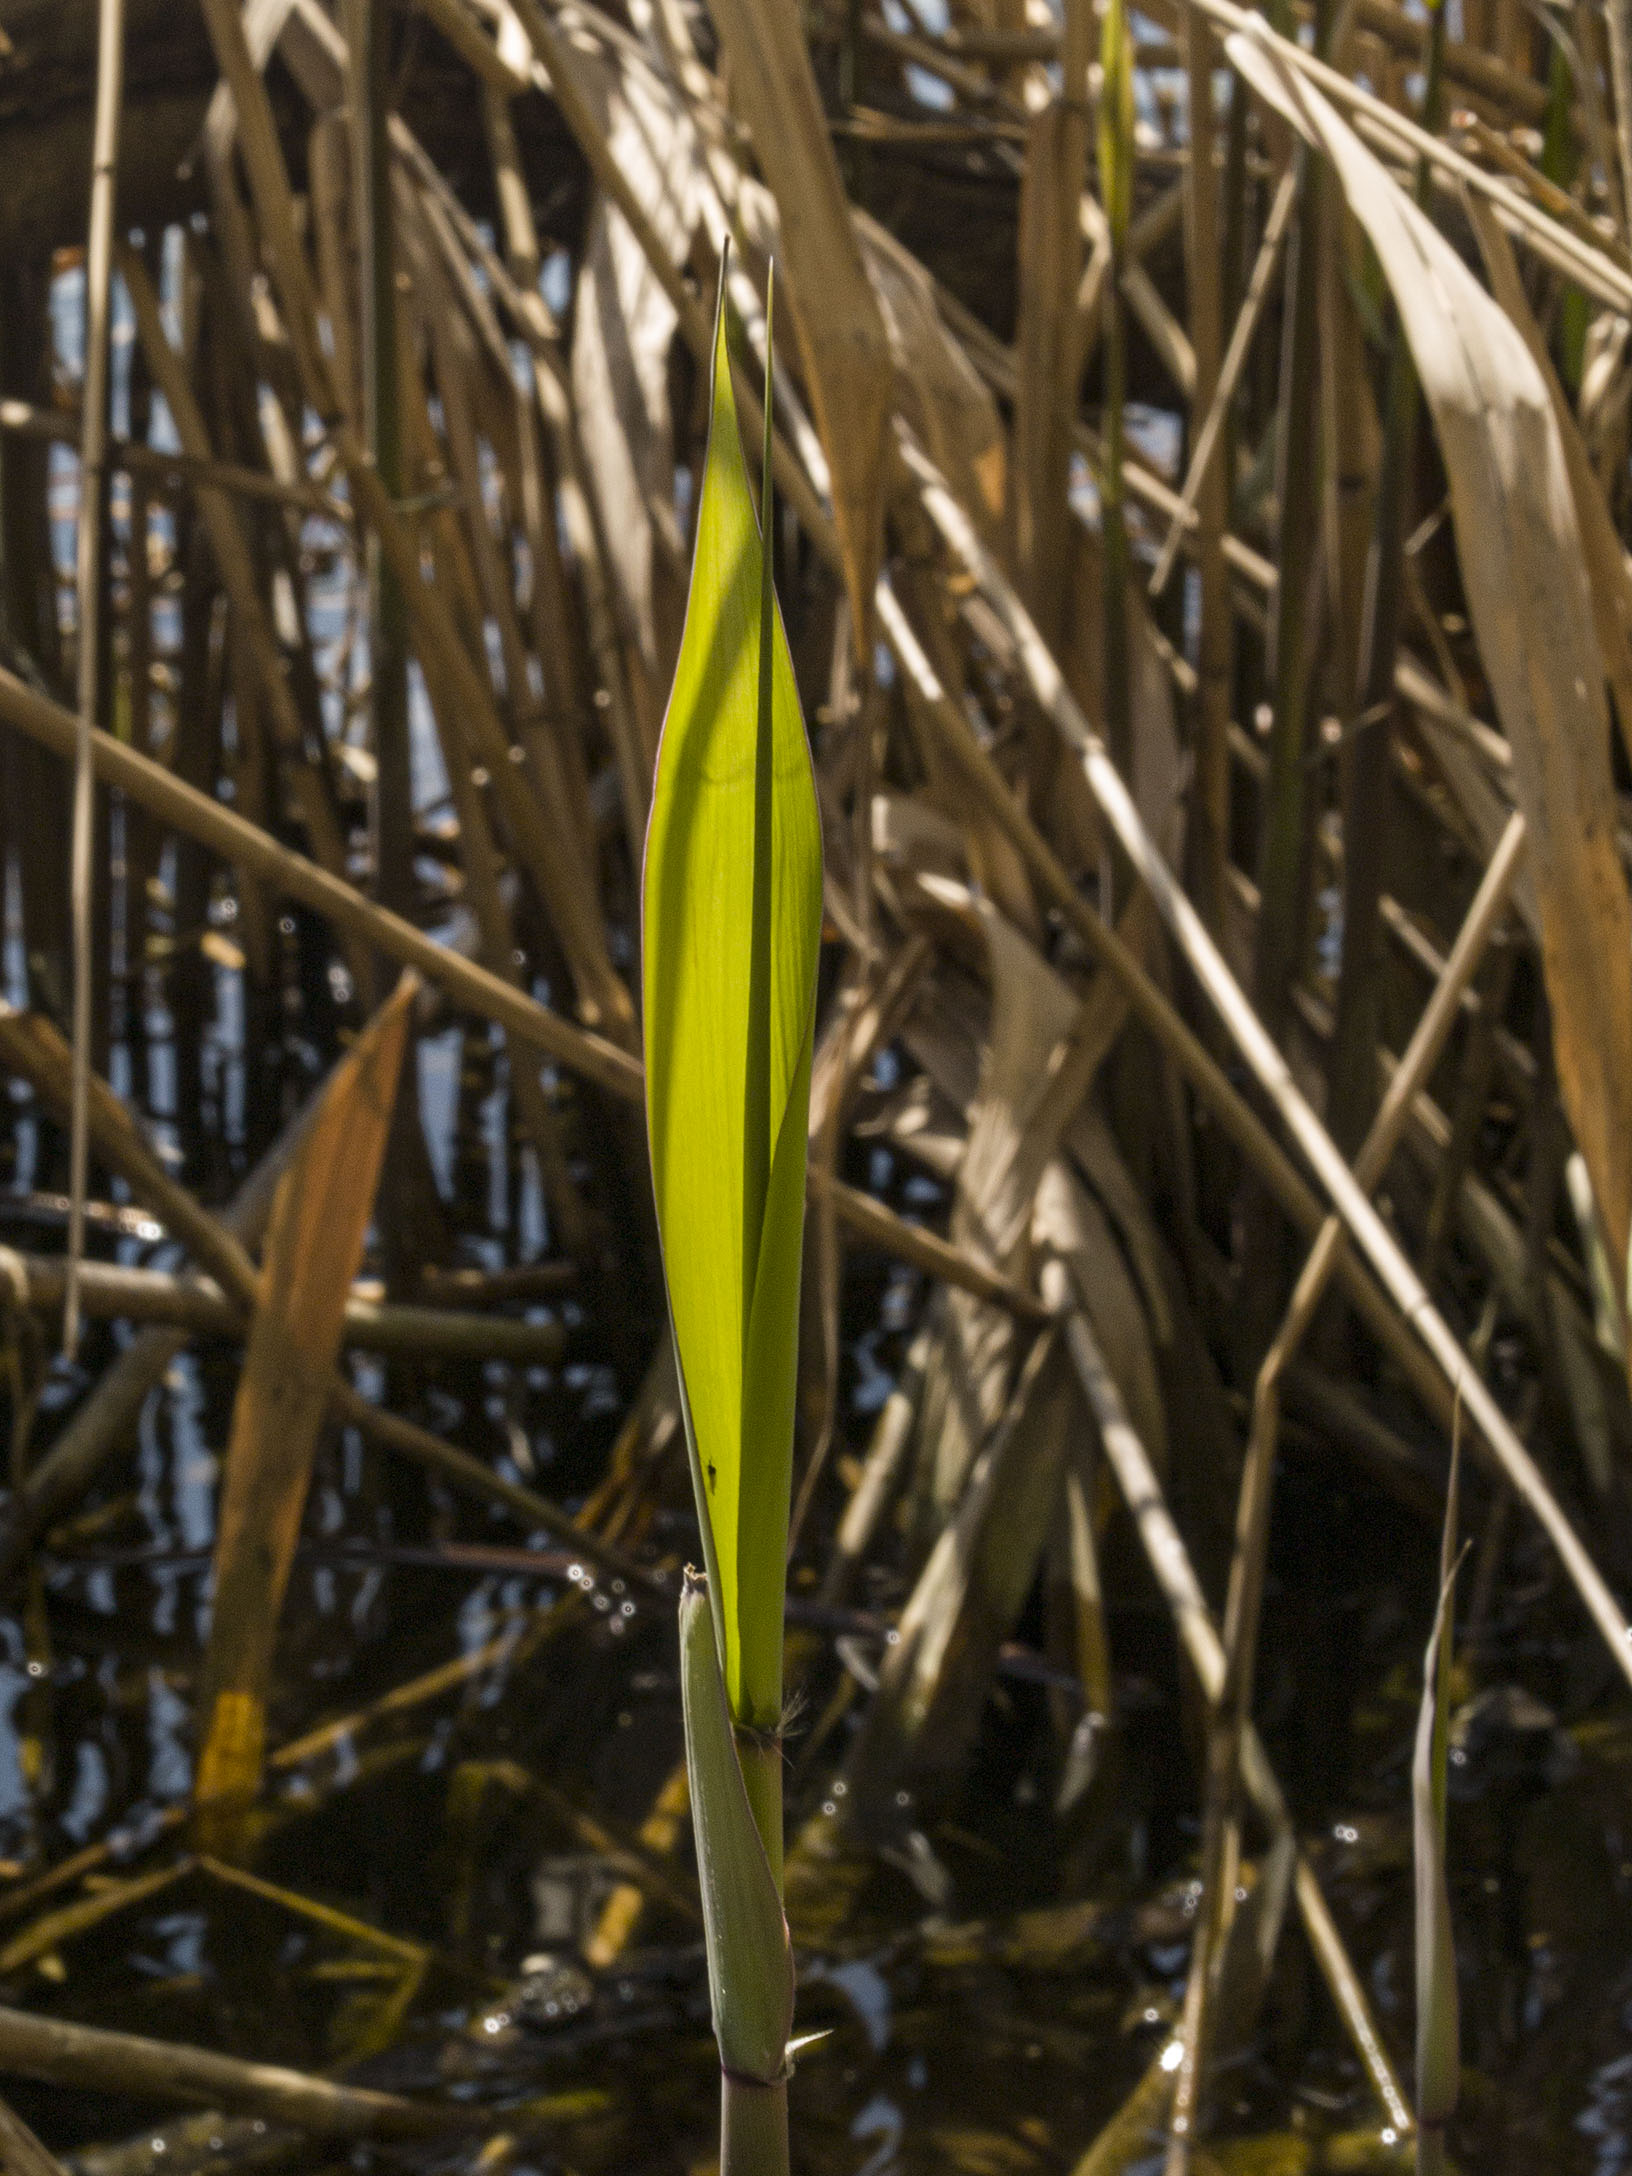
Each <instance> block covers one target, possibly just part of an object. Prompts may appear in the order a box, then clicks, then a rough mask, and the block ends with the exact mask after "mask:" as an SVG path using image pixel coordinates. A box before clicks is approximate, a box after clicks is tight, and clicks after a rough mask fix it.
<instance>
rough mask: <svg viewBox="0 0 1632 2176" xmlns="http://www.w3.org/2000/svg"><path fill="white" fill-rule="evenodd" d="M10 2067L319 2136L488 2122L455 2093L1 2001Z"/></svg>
mask: <svg viewBox="0 0 1632 2176" xmlns="http://www.w3.org/2000/svg"><path fill="white" fill-rule="evenodd" d="M0 2069H4V2070H8V2071H11V2072H12V2073H14V2074H15V2075H17V2076H19V2077H24V2078H38V2079H40V2080H42V2081H43V2082H44V2083H46V2084H48V2085H63V2086H68V2087H70V2088H71V2089H73V2090H75V2091H77V2092H93V2093H94V2092H100V2093H128V2094H131V2095H134V2096H135V2097H137V2098H140V2099H154V2100H159V2101H166V2102H175V2101H178V2100H181V2101H193V2102H203V2103H205V2104H206V2105H208V2106H215V2107H222V2108H229V2109H241V2110H242V2111H243V2112H244V2113H245V2114H247V2115H259V2116H264V2117H266V2118H268V2119H269V2120H271V2121H275V2122H279V2123H291V2124H293V2125H294V2126H295V2127H296V2128H297V2129H299V2130H304V2131H309V2132H311V2133H312V2134H313V2135H314V2136H317V2137H327V2138H368V2137H381V2138H431V2137H437V2136H442V2135H445V2134H446V2133H448V2132H449V2131H457V2130H462V2129H468V2128H469V2127H470V2126H471V2124H472V2123H473V2122H475V2123H479V2122H480V2121H481V2117H480V2115H479V2114H477V2113H476V2112H475V2111H473V2110H471V2109H467V2108H461V2107H458V2106H454V2107H450V2106H448V2104H447V2103H445V2102H443V2103H439V2104H436V2105H432V2104H429V2103H421V2102H415V2101H411V2100H405V2099H404V2098H403V2097H402V2096H401V2095H400V2094H397V2093H378V2092H374V2091H372V2090H370V2089H368V2088H366V2087H363V2086H355V2085H336V2084H333V2083H331V2082H330V2080H329V2079H327V2078H314V2077H310V2076H308V2075H307V2074H306V2073H305V2072H304V2071H298V2070H286V2069H284V2068H282V2067H281V2066H279V2065H277V2064H273V2063H246V2062H242V2061H240V2060H239V2059H238V2057H236V2056H232V2055H216V2054H213V2053H212V2052H211V2051H210V2050H208V2049H206V2048H193V2047H187V2046H184V2045H181V2044H179V2043H176V2042H173V2041H169V2040H149V2039H146V2038H144V2037H142V2036H141V2035H140V2034H137V2033H128V2032H108V2031H104V2030H103V2029H102V2028H101V2027H100V2026H94V2025H73V2024H69V2023H68V2022H67V2021H66V2020H65V2019H63V2018H53V2017H38V2016H34V2015H33V2014H31V2013H29V2012H26V2011H23V2010H11V2009H0Z"/></svg>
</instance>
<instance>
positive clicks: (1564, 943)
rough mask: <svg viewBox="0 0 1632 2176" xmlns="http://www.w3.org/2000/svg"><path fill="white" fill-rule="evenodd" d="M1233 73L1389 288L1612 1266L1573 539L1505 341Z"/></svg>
mask: <svg viewBox="0 0 1632 2176" xmlns="http://www.w3.org/2000/svg"><path fill="white" fill-rule="evenodd" d="M1228 51H1229V54H1230V58H1231V60H1232V61H1233V62H1234V64H1235V66H1236V67H1237V68H1238V69H1239V70H1240V71H1241V73H1242V74H1243V75H1244V76H1246V77H1247V79H1248V80H1249V81H1250V82H1251V84H1252V86H1253V88H1254V89H1255V90H1256V91H1258V92H1259V94H1260V95H1261V96H1262V97H1263V98H1264V99H1265V100H1266V101H1268V103H1269V104H1270V105H1271V106H1273V107H1274V108H1275V109H1276V110H1277V111H1279V112H1281V113H1284V114H1285V115H1286V116H1287V118H1288V119H1289V120H1290V121H1292V123H1293V124H1294V126H1296V127H1297V128H1298V129H1299V130H1300V131H1301V133H1302V134H1303V135H1304V136H1305V137H1306V138H1307V139H1308V141H1309V142H1310V143H1312V144H1314V145H1315V146H1316V147H1317V148H1318V149H1320V150H1322V151H1324V152H1325V154H1326V156H1327V157H1328V159H1329V160H1330V161H1331V164H1332V166H1333V168H1334V170H1335V171H1336V173H1337V176H1338V178H1339V180H1340V182H1341V184H1342V187H1343V190H1344V193H1345V195H1346V197H1347V199H1348V202H1349V206H1350V209H1351V210H1352V211H1353V213H1354V215H1355V217H1356V218H1357V219H1358V220H1359V221H1360V223H1361V225H1362V226H1363V227H1364V228H1365V230H1366V233H1367V236H1368V237H1369V239H1370V241H1371V244H1372V247H1373V248H1374V249H1375V251H1376V253H1377V258H1378V261H1379V263H1380V264H1381V266H1382V268H1383V271H1384V274H1385V276H1386V277H1387V279H1388V283H1389V287H1390V289H1391V291H1392V293H1393V296H1394V300H1395V303H1396V305H1397V307H1398V309H1399V312H1400V321H1401V324H1402V325H1403V327H1404V330H1405V335H1406V338H1407V340H1408V341H1409V343H1410V346H1411V352H1412V356H1413V359H1414V360H1415V362H1416V365H1417V371H1418V375H1419V377H1420V379H1421V382H1422V388H1423V392H1424V394H1425V395H1426V397H1427V400H1428V405H1429V407H1430V409H1431V411H1432V413H1433V417H1434V422H1435V427H1436V429H1437V432H1438V436H1439V443H1440V449H1441V452H1442V454H1443V456H1444V460H1445V467H1446V472H1447V475H1448V477H1449V479H1450V485H1451V505H1452V514H1453V519H1454V523H1455V530H1456V539H1457V547H1458V553H1459V557H1460V560H1461V565H1462V575H1463V582H1464V585H1465V587H1466V591H1467V596H1468V607H1469V613H1470V616H1471V618H1472V622H1473V627H1474V631H1475V634H1476V636H1477V638H1478V641H1479V648H1480V655H1481V658H1482V660H1483V663H1484V666H1485V670H1486V673H1487V674H1488V676H1489V679H1490V684H1491V688H1492V692H1493V694H1494V697H1495V701H1496V708H1497V713H1498V715H1499V717H1500V719H1501V721H1502V724H1503V727H1504V728H1505V730H1506V733H1507V737H1508V741H1509V744H1510V746H1511V748H1512V751H1513V783H1514V787H1515V790H1516V792H1517V796H1518V801H1519V805H1520V807H1521V808H1522V809H1523V811H1524V814H1525V819H1526V822H1527V823H1528V825H1529V835H1530V852H1531V855H1532V857H1533V863H1532V865H1533V868H1534V871H1535V877H1536V887H1537V893H1538V898H1539V904H1540V909H1541V924H1542V949H1543V956H1544V962H1545V968H1546V975H1547V987H1548V994H1549V996H1550V998H1551V1001H1552V1008H1553V1035H1554V1046H1555V1050H1556V1054H1557V1063H1558V1077H1559V1087H1560V1091H1561V1094H1562V1097H1563V1101H1564V1107H1565V1110H1566V1112H1567V1114H1568V1116H1569V1120H1570V1124H1571V1127H1572V1129H1573V1131H1574V1134H1575V1138H1576V1141H1577V1143H1578V1145H1579V1146H1580V1149H1581V1152H1582V1154H1583V1155H1584V1156H1585V1158H1586V1161H1587V1168H1588V1171H1589V1172H1590V1174H1591V1177H1592V1185H1593V1193H1594V1196H1595V1198H1596V1200H1597V1203H1598V1209H1599V1214H1600V1215H1601V1216H1602V1217H1603V1219H1604V1224H1605V1227H1606V1231H1607V1234H1608V1238H1609V1244H1610V1247H1611V1250H1612V1253H1613V1255H1614V1257H1615V1258H1616V1259H1618V1260H1623V1261H1624V1260H1625V1258H1626V1250H1627V1236H1628V1230H1629V1227H1632V1167H1629V1165H1628V1163H1627V1158H1626V1153H1625V1148H1626V1142H1627V1140H1628V1139H1629V1138H1632V908H1629V906H1628V901H1627V892H1626V883H1625V879H1624V878H1623V876H1622V874H1621V869H1620V864H1619V861H1618V859H1617V855H1616V849H1615V838H1614V822H1613V816H1614V806H1615V804H1614V796H1613V792H1612V789H1611V782H1610V772H1609V741H1608V732H1609V727H1608V719H1607V717H1606V714H1605V705H1604V693H1603V681H1602V675H1601V671H1600V668H1599V660H1598V654H1597V653H1598V641H1597V634H1596V630H1595V627H1594V624H1593V612H1592V599H1591V594H1590V590H1589V586H1588V581H1587V574H1586V567H1585V561H1584V555H1583V550H1582V542H1581V532H1580V528H1579V524H1578V521H1577V517H1576V513H1575V508H1574V505H1573V503H1572V499H1571V494H1570V483H1569V475H1568V469H1567V465H1566V461H1565V456H1564V452H1563V449H1562V446H1561V444H1560V440H1559V433H1558V428H1557V424H1556V421H1555V419H1554V416H1553V412H1552V405H1551V402H1550V400H1549V398H1548V394H1547V388H1546V386H1545V385H1544V384H1543V382H1542V380H1541V378H1540V376H1539V374H1538V372H1537V370H1536V367H1535V364H1534V362H1533V361H1532V359H1531V357H1530V354H1529V352H1528V350H1527V349H1526V347H1525V344H1524V342H1523V340H1522V339H1521V337H1520V335H1519V333H1518V332H1517V331H1516V330H1515V329H1514V327H1513V325H1512V324H1511V323H1510V322H1509V320H1508V318H1507V317H1506V315H1505V314H1504V313H1503V311H1502V310H1501V309H1500V308H1499V307H1498V305H1497V304H1496V303H1494V302H1493V301H1492V300H1491V298H1490V296H1488V295H1487V294H1486V293H1485V292H1484V290H1483V289H1482V288H1481V287H1479V285H1478V284H1477V282H1476V281H1475V280H1474V278H1473V276H1472V275H1471V273H1470V272H1469V271H1468V269H1467V267H1466V266H1465V265H1464V264H1463V263H1462V261H1461V259H1460V258H1459V257H1458V256H1457V255H1456V253H1455V251H1454V250H1453V249H1452V248H1451V246H1450V244H1449V243H1448V242H1447V241H1446V240H1445V239H1444V237H1443V236H1442V235H1441V234H1440V233H1439V232H1438V231H1437V229H1435V228H1434V226H1433V225H1432V224H1431V223H1430V222H1429V220H1428V219H1427V218H1426V217H1424V215H1423V214H1422V213H1421V212H1419V211H1418V210H1417V209H1416V207H1415V206H1414V205H1413V204H1412V203H1411V202H1410V200H1409V199H1408V198H1407V197H1406V195H1405V193H1404V191H1403V190H1401V189H1400V188H1399V187H1398V185H1397V184H1396V183H1395V182H1394V181H1393V180H1392V179H1391V178H1390V176H1389V174H1388V173H1387V171H1386V170H1385V168H1384V167H1383V166H1382V165H1381V163H1380V162H1379V161H1378V160H1377V159H1376V158H1375V157H1374V156H1373V155H1372V153H1371V152H1369V151H1367V150H1366V148H1365V147H1364V146H1363V145H1362V144H1361V142H1360V140H1359V138H1358V137H1357V136H1356V135H1355V133H1354V131H1353V130H1352V129H1351V128H1350V127H1349V126H1348V124H1347V123H1346V122H1345V121H1343V120H1342V119H1341V118H1340V117H1339V115H1338V114H1337V113H1336V111H1335V110H1334V109H1333V107H1332V106H1331V105H1330V104H1329V103H1328V101H1327V100H1326V99H1325V98H1324V97H1323V96H1322V95H1321V93H1320V92H1319V91H1317V90H1315V89H1314V88H1313V86H1312V85H1311V84H1309V83H1308V82H1306V81H1304V80H1302V79H1301V77H1300V76H1299V75H1298V74H1297V73H1295V72H1294V71H1293V69H1292V68H1290V67H1289V66H1288V64H1287V63H1286V62H1285V61H1284V60H1283V59H1282V58H1281V57H1280V56H1279V55H1278V54H1277V53H1276V52H1275V51H1274V49H1273V48H1272V46H1271V45H1270V43H1269V41H1268V40H1267V39H1265V38H1260V37H1255V36H1250V37H1249V36H1247V35H1244V34H1237V35H1235V36H1232V37H1231V38H1230V39H1229V41H1228Z"/></svg>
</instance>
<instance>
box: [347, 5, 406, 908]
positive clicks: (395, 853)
mask: <svg viewBox="0 0 1632 2176" xmlns="http://www.w3.org/2000/svg"><path fill="white" fill-rule="evenodd" d="M343 20H344V26H345V34H346V52H347V58H348V63H349V69H350V83H349V86H348V89H349V97H350V106H351V114H350V122H351V128H350V135H351V210H352V227H353V231H354V233H355V235H356V241H357V259H358V265H359V270H360V279H359V294H358V301H359V305H360V307H359V309H358V313H357V314H358V335H359V343H358V344H359V348H360V351H361V363H362V394H363V443H364V447H365V449H366V451H367V454H368V457H369V459H370V460H371V461H372V462H373V463H374V467H375V470H376V472H377V474H378V476H379V479H380V488H381V490H382V491H384V492H385V494H386V496H387V497H388V498H389V499H390V500H391V502H392V503H393V505H395V504H397V503H398V502H400V500H401V498H402V494H403V467H402V419H401V413H400V403H399V387H398V359H397V290H396V248H395V242H394V236H393V234H392V219H391V141H390V75H389V55H388V51H387V39H386V27H387V25H386V9H385V5H384V0H345V8H344V16H343ZM365 550H366V552H367V576H368V629H369V643H368V663H369V674H370V688H369V708H370V712H371V715H372V724H373V733H374V758H375V763H376V766H377V775H376V783H375V792H374V838H375V844H374V887H375V892H376V894H377V896H378V898H379V900H380V902H381V904H382V905H384V906H387V907H390V908H391V909H392V910H393V911H394V912H395V913H398V914H406V913H408V912H409V911H410V910H411V909H412V906H413V897H414V807H413V780H412V774H411V769H410V764H409V756H408V629H407V612H406V608H405V606H404V602H403V596H402V589H401V586H400V585H399V583H398V581H397V578H396V575H395V573H394V572H393V570H392V569H391V567H390V566H388V565H387V564H386V563H385V561H384V559H383V557H382V555H381V552H380V543H379V538H378V536H376V535H374V534H372V533H370V535H369V536H368V537H367V538H366V540H365Z"/></svg>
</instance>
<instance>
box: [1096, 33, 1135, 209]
mask: <svg viewBox="0 0 1632 2176" xmlns="http://www.w3.org/2000/svg"><path fill="white" fill-rule="evenodd" d="M1128 46H1129V41H1128V16H1127V8H1126V6H1125V0H1108V5H1107V6H1106V9H1105V13H1104V18H1103V20H1102V21H1101V24H1100V32H1099V66H1100V75H1101V79H1102V80H1101V86H1100V94H1099V190H1100V195H1101V197H1102V198H1103V199H1104V203H1105V220H1106V224H1107V225H1108V226H1109V228H1110V230H1111V240H1112V241H1113V243H1114V244H1115V245H1116V248H1117V250H1118V252H1120V251H1121V250H1122V249H1123V247H1124V246H1125V245H1126V242H1127V239H1128V227H1129V224H1130V223H1131V221H1132V218H1133V55H1132V53H1131V52H1130V51H1129V49H1128Z"/></svg>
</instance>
